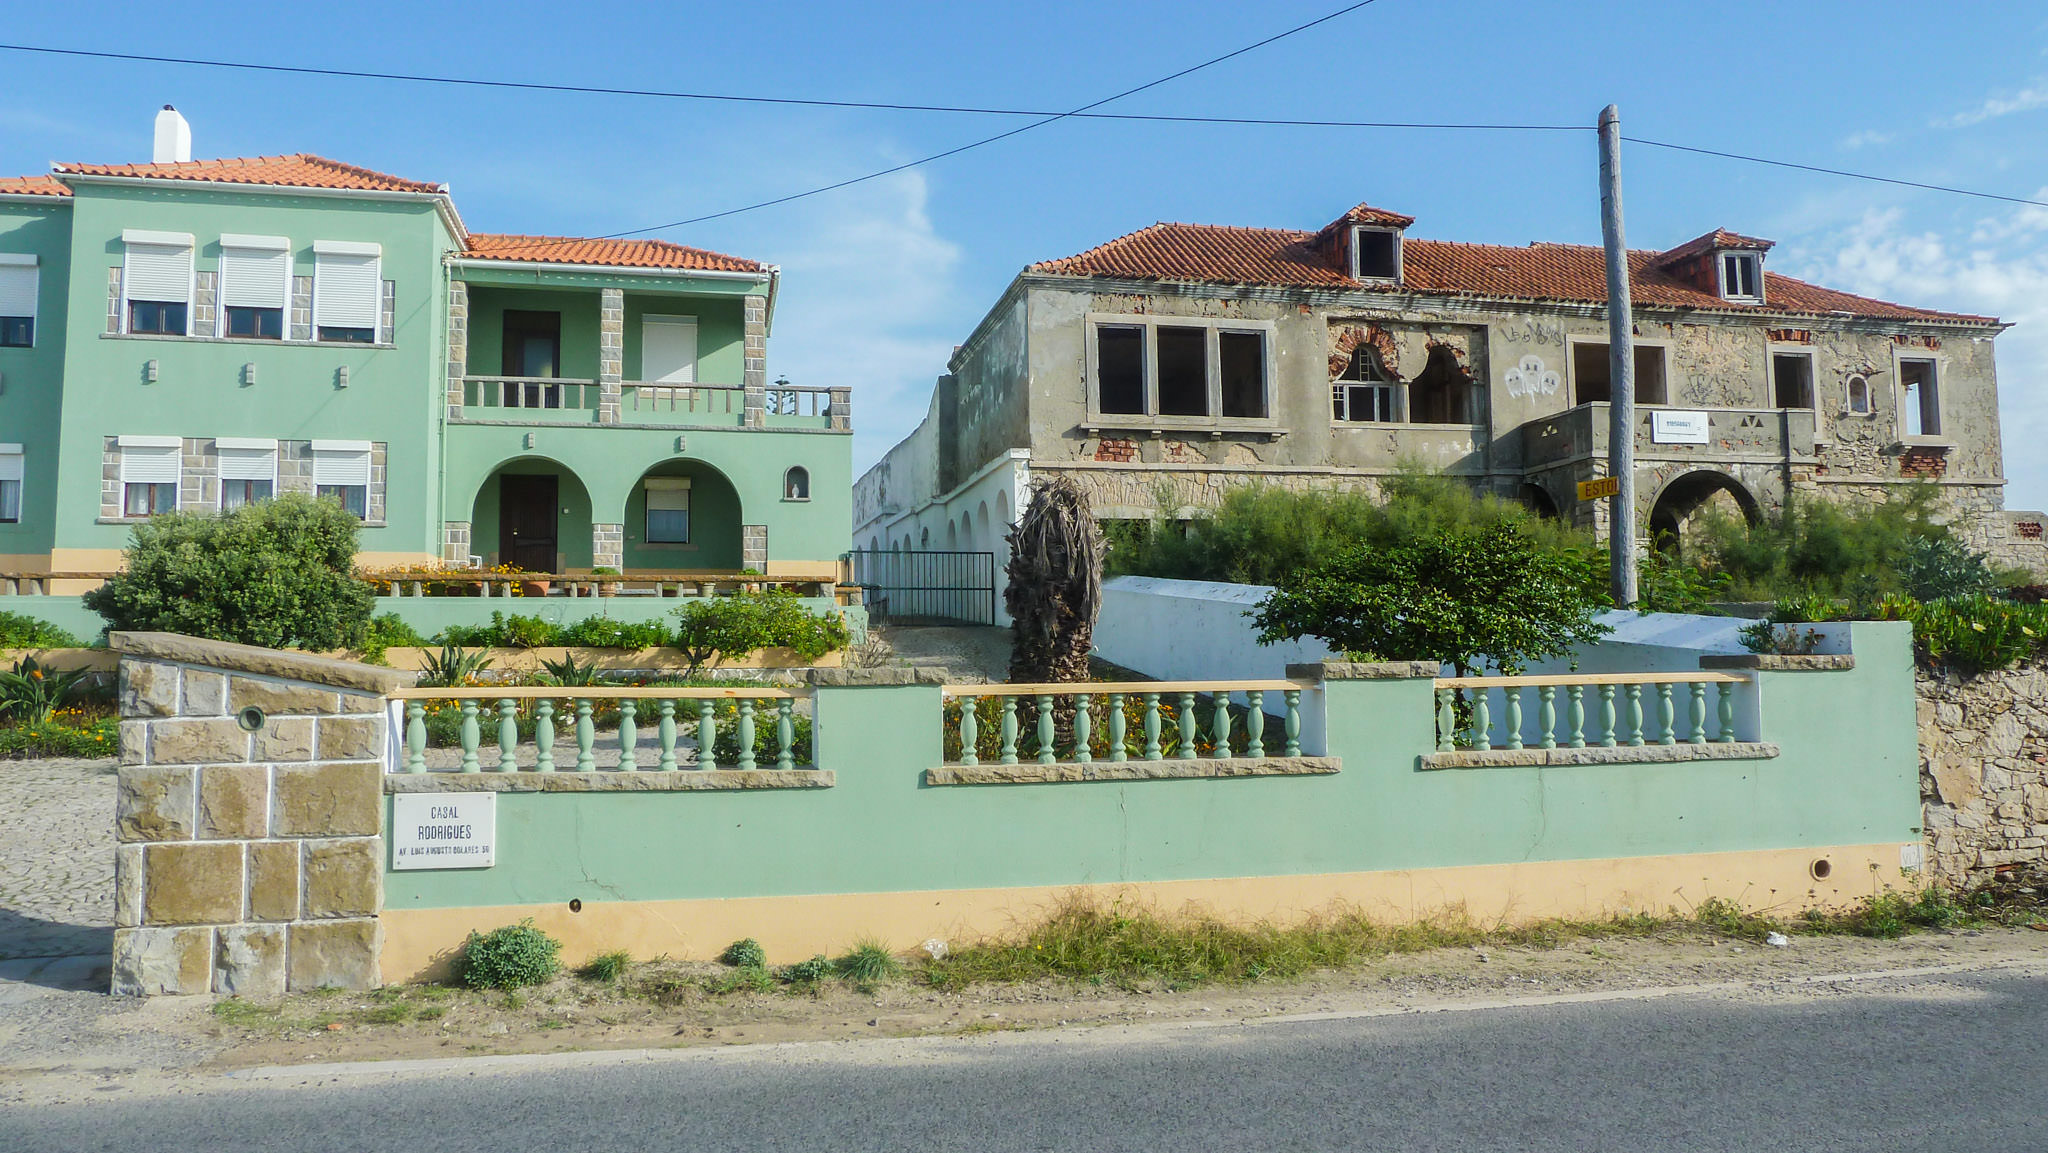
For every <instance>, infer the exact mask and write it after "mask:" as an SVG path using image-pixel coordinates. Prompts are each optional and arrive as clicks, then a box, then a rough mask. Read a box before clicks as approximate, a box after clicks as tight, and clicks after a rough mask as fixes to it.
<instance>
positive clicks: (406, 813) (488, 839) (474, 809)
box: [391, 793, 498, 869]
mask: <svg viewBox="0 0 2048 1153" xmlns="http://www.w3.org/2000/svg"><path fill="white" fill-rule="evenodd" d="M497 849H498V794H496V793H399V794H398V795H396V796H394V797H392V798H391V867H392V868H394V869H488V868H490V867H491V866H492V865H494V864H496V863H497Z"/></svg>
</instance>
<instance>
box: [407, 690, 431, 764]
mask: <svg viewBox="0 0 2048 1153" xmlns="http://www.w3.org/2000/svg"><path fill="white" fill-rule="evenodd" d="M405 771H406V772H408V773H424V772H426V771H427V703H426V702H425V701H407V702H405Z"/></svg>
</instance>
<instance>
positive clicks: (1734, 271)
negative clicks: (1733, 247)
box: [1721, 252, 1763, 300]
mask: <svg viewBox="0 0 2048 1153" xmlns="http://www.w3.org/2000/svg"><path fill="white" fill-rule="evenodd" d="M1761 263H1762V262H1761V261H1759V260H1758V259H1757V255H1756V253H1754V252H1724V253H1722V254H1721V295H1722V296H1723V297H1725V298H1726V299H1728V300H1761V299H1763V271H1762V269H1761V268H1760V267H1759V265H1760V264H1761Z"/></svg>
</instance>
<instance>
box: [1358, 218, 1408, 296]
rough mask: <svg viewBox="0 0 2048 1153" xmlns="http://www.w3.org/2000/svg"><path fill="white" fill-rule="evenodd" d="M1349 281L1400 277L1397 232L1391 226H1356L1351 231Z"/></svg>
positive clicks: (1393, 279) (1399, 242)
mask: <svg viewBox="0 0 2048 1153" xmlns="http://www.w3.org/2000/svg"><path fill="white" fill-rule="evenodd" d="M1351 278H1352V279H1353V280H1388V281H1394V282H1396V283H1398V282H1399V281H1400V279H1401V232H1400V230H1399V229H1395V228H1376V227H1372V226H1369V225H1358V226H1356V227H1354V228H1353V229H1352V230H1351Z"/></svg>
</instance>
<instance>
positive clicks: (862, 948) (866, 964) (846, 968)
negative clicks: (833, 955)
mask: <svg viewBox="0 0 2048 1153" xmlns="http://www.w3.org/2000/svg"><path fill="white" fill-rule="evenodd" d="M832 971H833V972H835V973H837V974H839V975H840V976H842V977H844V978H846V979H847V980H849V981H852V982H853V983H854V984H856V985H872V984H874V983H876V982H877V981H883V980H887V979H888V978H890V977H894V976H895V975H896V974H897V973H900V972H902V971H903V964H902V962H900V961H898V960H897V959H896V955H895V954H894V953H891V952H890V951H889V947H888V946H887V945H884V944H882V943H881V942H880V941H876V940H873V939H869V940H863V941H857V942H855V943H854V946H853V948H851V949H848V950H847V951H846V952H844V953H841V954H840V955H839V956H838V958H837V959H835V960H834V961H833V962H832Z"/></svg>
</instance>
